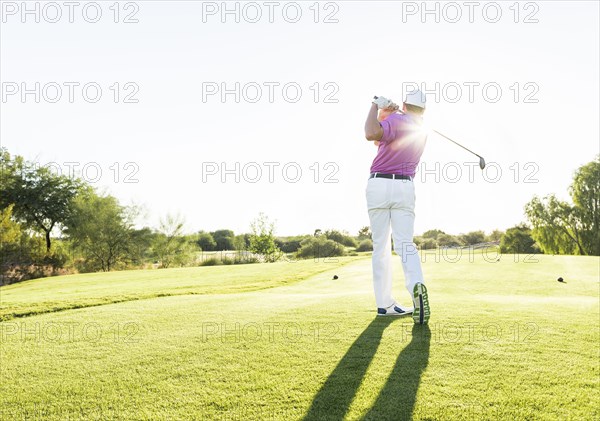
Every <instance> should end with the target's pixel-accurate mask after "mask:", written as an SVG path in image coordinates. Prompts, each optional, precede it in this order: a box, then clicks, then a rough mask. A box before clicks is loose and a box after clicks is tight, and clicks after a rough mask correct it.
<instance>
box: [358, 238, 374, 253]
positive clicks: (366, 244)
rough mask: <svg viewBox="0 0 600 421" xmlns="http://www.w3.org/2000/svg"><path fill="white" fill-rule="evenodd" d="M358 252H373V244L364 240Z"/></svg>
mask: <svg viewBox="0 0 600 421" xmlns="http://www.w3.org/2000/svg"><path fill="white" fill-rule="evenodd" d="M356 251H373V242H372V241H371V240H362V241H361V242H360V244H359V245H358V247H357V249H356Z"/></svg>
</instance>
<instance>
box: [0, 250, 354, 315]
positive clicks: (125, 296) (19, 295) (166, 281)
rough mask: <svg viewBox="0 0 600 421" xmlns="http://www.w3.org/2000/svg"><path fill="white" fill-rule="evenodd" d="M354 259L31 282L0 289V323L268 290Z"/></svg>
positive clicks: (77, 276)
mask: <svg viewBox="0 0 600 421" xmlns="http://www.w3.org/2000/svg"><path fill="white" fill-rule="evenodd" d="M357 258H361V257H336V258H323V259H316V260H314V259H310V260H296V261H293V260H286V261H281V262H276V263H270V264H249V265H241V266H240V265H236V266H235V267H233V266H214V267H212V266H211V267H190V268H176V269H152V270H136V271H121V272H108V273H88V274H78V275H67V276H56V277H50V278H44V279H35V280H31V281H26V282H21V283H19V284H13V285H7V286H4V287H0V320H9V319H12V318H13V317H23V316H30V315H34V314H41V313H49V312H55V311H60V310H66V309H75V308H83V307H90V306H95V305H102V304H110V303H118V302H123V301H131V300H140V299H147V298H155V297H165V296H172V295H188V294H232V293H239V292H244V291H254V290H259V289H266V288H273V287H275V286H281V285H286V284H289V283H293V282H298V281H300V280H302V279H305V278H306V277H308V276H311V275H314V274H317V273H320V272H323V271H326V270H331V269H335V268H336V267H339V266H342V265H344V264H347V263H348V262H351V261H353V260H356V259H357ZM362 258H364V256H363V257H362Z"/></svg>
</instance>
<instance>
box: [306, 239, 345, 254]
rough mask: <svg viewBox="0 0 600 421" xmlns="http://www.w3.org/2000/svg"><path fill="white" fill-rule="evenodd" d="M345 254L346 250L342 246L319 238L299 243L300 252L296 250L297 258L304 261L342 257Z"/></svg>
mask: <svg viewBox="0 0 600 421" xmlns="http://www.w3.org/2000/svg"><path fill="white" fill-rule="evenodd" d="M345 253H346V250H345V248H344V246H343V245H342V244H340V243H337V242H335V241H333V240H328V239H327V238H324V237H323V236H320V237H311V238H307V239H306V240H303V241H302V242H301V243H300V250H298V253H297V256H298V257H300V258H304V259H309V258H315V259H318V258H327V257H334V256H343V255H344V254H345Z"/></svg>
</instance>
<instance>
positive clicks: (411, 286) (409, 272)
mask: <svg viewBox="0 0 600 421" xmlns="http://www.w3.org/2000/svg"><path fill="white" fill-rule="evenodd" d="M398 110H399V106H398V105H396V104H394V103H393V102H392V101H390V100H389V99H386V98H383V97H377V98H376V99H374V100H373V104H372V105H371V109H370V110H369V115H368V117H367V121H366V123H365V137H366V138H367V140H370V141H374V142H375V145H376V146H377V148H378V149H377V156H376V157H375V159H374V160H373V164H372V165H371V175H370V177H369V180H368V183H367V190H366V196H367V207H368V210H369V220H370V222H371V234H372V238H373V262H372V263H373V287H374V289H375V301H376V303H377V315H378V316H397V315H406V314H410V313H411V312H412V315H413V320H414V321H415V323H420V324H423V323H427V321H428V320H429V313H430V312H429V300H428V297H427V289H426V288H425V285H424V282H423V272H422V270H421V261H420V259H419V255H418V253H417V248H416V246H415V244H414V243H413V231H414V222H415V186H414V184H413V177H414V176H415V171H416V167H417V165H418V163H419V159H420V158H421V155H422V154H423V149H424V148H425V142H426V140H427V134H426V132H425V130H423V114H424V112H425V95H424V94H423V93H422V92H421V91H419V90H416V91H413V92H410V93H409V94H408V95H407V96H406V98H405V101H404V103H403V106H402V113H400V112H398ZM378 114H379V115H378ZM390 229H391V234H392V235H391V237H393V240H394V251H395V252H396V253H397V254H398V255H399V256H400V257H401V259H402V268H403V270H404V278H405V282H406V288H407V289H408V292H409V294H411V296H412V297H413V304H414V309H413V308H403V307H401V306H400V305H399V304H398V303H397V302H396V300H395V299H394V297H393V296H392V266H391V257H392V256H391V254H392V253H391V248H392V247H391V237H390Z"/></svg>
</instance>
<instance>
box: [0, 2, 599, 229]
mask: <svg viewBox="0 0 600 421" xmlns="http://www.w3.org/2000/svg"><path fill="white" fill-rule="evenodd" d="M25 8H27V10H25ZM0 10H1V16H0V82H1V83H2V85H1V87H2V90H1V98H0V143H1V145H2V147H6V148H7V149H8V150H9V152H10V153H11V154H16V155H22V156H24V157H25V158H26V159H29V160H35V161H37V162H39V163H40V165H49V166H51V167H52V168H53V169H55V170H56V171H57V172H58V171H60V172H61V173H63V174H70V173H75V174H77V175H78V176H80V177H82V178H83V179H85V180H86V181H88V182H90V183H91V184H92V185H94V186H95V187H97V188H98V189H99V190H100V191H103V192H106V193H107V194H112V195H114V196H116V197H117V198H118V199H119V200H120V201H121V203H122V204H125V205H137V206H140V207H141V209H142V210H143V212H142V215H141V217H140V220H139V221H138V224H139V225H148V226H153V227H157V226H158V222H159V220H160V218H163V217H165V216H166V215H167V214H172V215H180V216H181V217H182V218H184V219H185V221H186V229H187V231H188V232H195V231H198V230H207V231H213V230H216V229H222V228H228V229H232V230H234V231H235V232H236V233H242V232H248V231H249V230H250V223H251V221H252V220H253V219H254V218H256V217H257V216H258V214H259V213H260V212H263V213H265V214H266V215H267V216H268V217H269V218H270V219H271V220H273V221H274V222H275V224H276V234H278V235H295V234H306V233H313V232H314V230H315V229H323V230H325V229H338V230H346V231H348V232H350V233H352V234H356V232H357V231H358V229H359V228H361V227H363V226H365V225H368V223H369V220H368V215H367V211H366V201H365V188H366V184H367V178H368V175H369V168H370V164H371V162H372V160H373V158H374V157H375V154H376V152H377V150H376V147H375V146H374V145H373V144H372V143H371V142H367V141H366V140H365V138H364V121H365V118H366V116H367V113H368V110H369V108H370V103H371V98H372V97H373V95H381V96H385V97H388V98H391V99H392V100H394V101H395V102H401V101H402V98H403V96H404V94H405V92H406V91H409V90H411V89H412V87H413V86H418V87H420V88H421V90H423V91H425V93H426V94H427V101H428V104H427V112H426V115H425V118H426V122H427V124H428V125H429V126H431V127H432V128H435V129H437V130H439V131H440V132H442V133H444V134H446V135H447V136H449V137H451V138H452V139H454V140H456V141H458V142H460V143H462V144H464V145H465V146H467V147H468V148H470V149H471V150H473V151H475V152H476V153H478V154H480V155H482V156H483V157H484V158H485V159H486V161H487V162H488V166H487V168H486V170H484V171H481V170H480V169H479V168H478V166H477V162H478V159H477V158H476V157H473V156H472V155H470V154H469V153H468V152H466V151H464V150H462V149H460V148H458V147H457V146H455V145H453V144H451V143H450V142H448V141H446V140H444V139H443V138H440V137H439V136H435V135H431V136H429V138H428V142H427V146H426V149H425V152H424V154H423V156H422V160H421V163H420V165H419V173H418V174H417V177H416V179H415V184H416V192H417V205H416V215H417V216H416V221H415V232H416V233H422V232H424V231H426V230H428V229H442V230H443V231H446V232H448V233H451V234H459V233H464V232H468V231H474V230H484V231H486V232H490V231H492V230H494V229H501V230H505V229H507V228H510V227H512V226H514V225H516V224H518V223H520V222H522V221H525V216H524V213H523V208H524V205H525V204H526V203H527V202H528V201H529V200H530V199H531V198H532V197H533V196H534V195H538V196H545V195H548V194H551V193H554V194H556V195H557V196H558V197H560V198H563V199H567V198H568V186H569V185H570V184H571V182H572V177H573V173H574V171H575V170H576V169H577V168H578V167H579V166H581V165H583V164H585V163H587V162H589V161H591V160H593V159H594V157H595V156H596V155H597V154H598V153H599V152H600V151H599V148H600V147H599V138H600V134H599V115H600V110H599V102H600V101H599V100H600V96H599V76H598V75H599V73H600V72H599V51H600V48H599V45H598V44H599V39H600V33H599V5H598V2H596V1H579V2H578V1H547V2H518V3H517V2H474V3H469V2H427V3H426V4H425V3H423V2H377V1H351V2H318V3H317V2H312V1H311V2H227V3H223V2H199V1H170V2H162V1H136V2H119V3H115V2H113V1H110V2H95V3H94V2H78V3H77V4H76V5H75V6H72V8H70V6H68V5H65V4H64V3H63V2H34V1H30V2H26V3H22V2H7V1H3V2H1V5H0Z"/></svg>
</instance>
